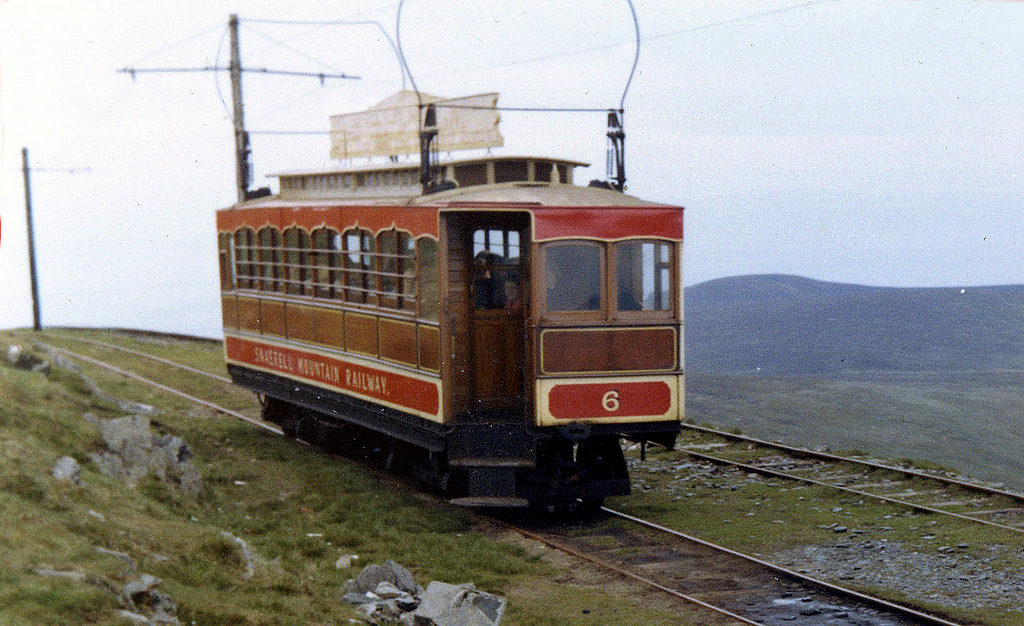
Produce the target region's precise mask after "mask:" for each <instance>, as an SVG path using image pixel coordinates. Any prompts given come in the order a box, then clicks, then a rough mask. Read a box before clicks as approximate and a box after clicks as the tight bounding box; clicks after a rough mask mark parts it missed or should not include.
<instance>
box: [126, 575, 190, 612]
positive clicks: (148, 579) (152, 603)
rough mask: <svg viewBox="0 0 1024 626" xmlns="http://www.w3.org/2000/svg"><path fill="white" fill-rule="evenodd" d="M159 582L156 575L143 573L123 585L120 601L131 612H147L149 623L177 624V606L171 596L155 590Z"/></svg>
mask: <svg viewBox="0 0 1024 626" xmlns="http://www.w3.org/2000/svg"><path fill="white" fill-rule="evenodd" d="M160 582H161V581H160V579H159V578H157V577H156V576H151V575H149V574H143V575H142V576H141V577H139V579H138V580H135V581H132V582H130V583H128V584H126V585H125V586H124V588H123V589H122V591H121V601H122V602H123V603H124V604H125V605H127V606H128V608H129V611H130V612H131V613H132V614H140V613H139V612H140V610H146V611H147V612H149V613H150V614H151V616H150V617H149V622H150V623H155V624H177V623H178V618H177V613H178V607H177V605H176V604H175V603H174V599H173V598H171V596H169V595H167V594H166V593H163V592H162V591H157V589H156V587H157V585H159V584H160Z"/></svg>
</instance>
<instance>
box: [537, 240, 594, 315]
mask: <svg viewBox="0 0 1024 626" xmlns="http://www.w3.org/2000/svg"><path fill="white" fill-rule="evenodd" d="M602 256H603V255H602V248H601V246H600V245H598V244H591V243H561V244H554V245H549V246H548V247H547V249H546V252H545V259H544V276H545V289H546V291H545V295H546V298H545V301H546V303H547V310H548V311H555V312H558V311H566V312H570V311H599V310H601V309H602V308H603V307H602V302H601V285H602V283H603V278H602V272H601V268H602V266H603V265H604V263H603V259H602Z"/></svg>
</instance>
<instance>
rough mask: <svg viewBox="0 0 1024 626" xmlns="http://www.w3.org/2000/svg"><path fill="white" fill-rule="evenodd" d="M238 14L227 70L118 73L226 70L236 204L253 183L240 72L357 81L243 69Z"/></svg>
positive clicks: (231, 22)
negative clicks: (232, 139)
mask: <svg viewBox="0 0 1024 626" xmlns="http://www.w3.org/2000/svg"><path fill="white" fill-rule="evenodd" d="M238 24H239V20H238V15H237V14H235V13H232V14H231V15H230V17H229V18H228V34H229V39H230V44H231V62H230V63H229V64H228V66H227V67H223V66H221V67H217V66H207V67H191V68H189V67H184V68H182V67H177V68H142V69H137V68H134V67H125V68H122V69H119V70H118V72H121V73H124V74H129V75H131V77H132V78H133V79H134V78H135V75H136V74H141V73H144V72H148V73H155V72H163V73H168V72H223V71H225V70H227V72H228V74H230V76H231V117H232V118H233V119H232V120H231V122H232V125H233V126H234V131H235V189H236V190H237V194H238V201H239V202H245V201H246V200H248V199H249V198H252V197H254V196H253V192H252V191H250V190H249V185H250V184H251V183H252V165H251V163H250V162H249V156H250V154H251V152H252V151H251V149H250V148H249V133H248V132H247V131H246V130H245V104H244V100H243V98H242V72H247V71H255V72H259V73H260V74H277V75H282V76H308V77H313V78H319V79H320V83H321V84H323V82H324V80H325V79H327V78H348V79H354V80H358V79H359V77H358V76H350V75H348V74H324V73H323V72H293V71H286V70H269V69H267V68H258V69H255V68H243V67H242V53H241V46H240V45H239V42H238Z"/></svg>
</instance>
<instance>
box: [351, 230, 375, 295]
mask: <svg viewBox="0 0 1024 626" xmlns="http://www.w3.org/2000/svg"><path fill="white" fill-rule="evenodd" d="M375 265H376V264H375V263H374V239H373V235H371V234H370V233H369V231H365V230H350V231H347V232H346V233H345V300H346V301H348V302H357V303H360V304H372V303H374V302H375V297H374V293H373V292H374V285H373V274H374V266H375Z"/></svg>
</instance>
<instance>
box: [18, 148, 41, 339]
mask: <svg viewBox="0 0 1024 626" xmlns="http://www.w3.org/2000/svg"><path fill="white" fill-rule="evenodd" d="M31 171H32V170H31V169H30V168H29V166H28V148H22V149H21V172H22V174H23V175H24V177H25V223H26V225H27V228H28V274H29V279H30V280H31V281H32V328H33V330H42V329H43V324H42V321H41V319H40V315H39V280H38V279H37V277H36V242H35V236H34V235H33V234H32V183H31Z"/></svg>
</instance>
